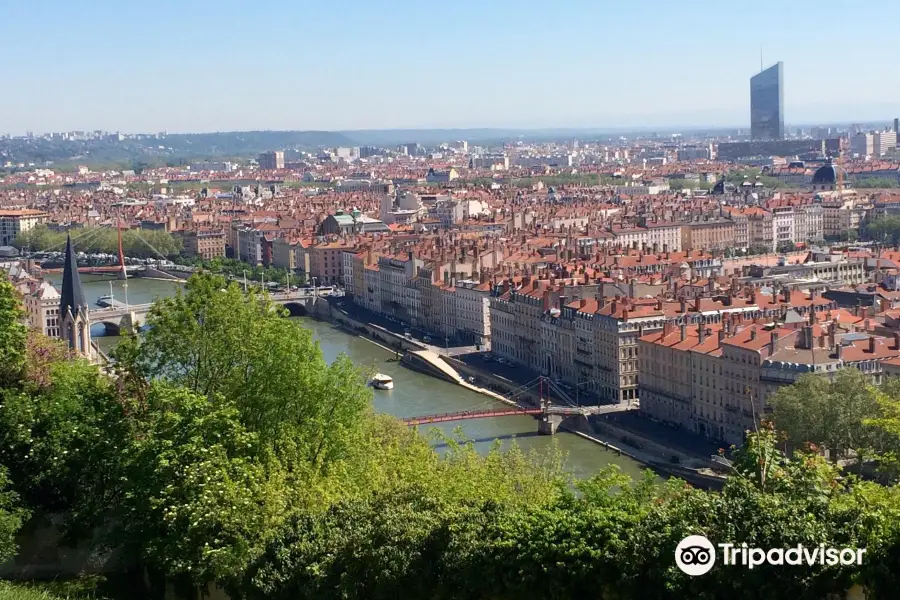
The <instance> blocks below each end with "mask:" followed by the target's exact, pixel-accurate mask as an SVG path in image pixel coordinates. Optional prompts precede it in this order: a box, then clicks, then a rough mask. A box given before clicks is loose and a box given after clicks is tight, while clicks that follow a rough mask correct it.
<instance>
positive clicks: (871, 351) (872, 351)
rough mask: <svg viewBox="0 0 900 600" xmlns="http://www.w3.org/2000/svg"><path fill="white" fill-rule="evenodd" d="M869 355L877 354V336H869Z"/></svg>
mask: <svg viewBox="0 0 900 600" xmlns="http://www.w3.org/2000/svg"><path fill="white" fill-rule="evenodd" d="M869 354H875V336H874V335H870V336H869Z"/></svg>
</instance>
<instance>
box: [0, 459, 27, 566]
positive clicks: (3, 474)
mask: <svg viewBox="0 0 900 600" xmlns="http://www.w3.org/2000/svg"><path fill="white" fill-rule="evenodd" d="M28 514H29V513H28V511H27V510H25V509H24V508H23V507H22V505H21V502H20V499H19V495H18V494H16V493H15V492H14V491H12V490H11V489H10V480H9V476H8V473H7V471H6V469H5V468H4V467H0V563H3V562H6V561H8V560H9V559H11V558H13V557H14V556H15V555H16V548H17V547H16V534H17V533H18V532H19V529H21V527H22V524H23V523H24V522H25V519H26V518H27V517H28Z"/></svg>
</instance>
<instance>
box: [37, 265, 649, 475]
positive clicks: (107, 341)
mask: <svg viewBox="0 0 900 600" xmlns="http://www.w3.org/2000/svg"><path fill="white" fill-rule="evenodd" d="M48 279H49V280H50V281H52V282H53V283H54V284H55V285H57V286H59V285H60V281H61V276H59V275H54V276H50V277H48ZM110 281H112V286H113V292H112V293H113V295H114V296H115V298H116V299H117V300H121V301H124V300H125V295H124V290H123V288H122V283H123V282H121V281H119V280H115V279H111V278H109V277H102V276H84V277H83V278H82V285H83V286H84V292H85V295H86V296H87V299H88V301H89V302H90V303H91V304H93V303H94V302H95V301H96V299H97V298H98V297H100V296H103V295H106V294H109V293H110V288H109V286H110ZM180 285H181V284H179V283H173V282H167V281H158V280H151V279H141V278H135V279H129V280H128V302H129V303H130V304H143V303H147V302H152V301H153V300H154V299H155V298H158V297H165V296H170V295H172V294H174V293H175V290H176V289H178V287H179V286H180ZM295 320H296V321H298V322H299V323H300V324H302V325H303V326H304V327H307V328H309V329H311V330H312V331H313V334H314V335H315V337H316V339H317V340H318V341H319V345H320V347H321V349H322V352H323V354H324V355H325V358H326V359H327V360H329V361H331V360H334V358H335V357H336V356H337V355H338V354H340V353H341V352H343V353H346V354H347V356H349V357H350V359H351V360H353V362H354V363H356V364H357V365H359V366H361V367H364V368H370V369H372V370H373V371H377V372H381V373H385V374H387V375H390V376H391V377H393V378H394V389H393V390H375V391H374V394H375V409H376V410H378V411H380V412H385V413H389V414H392V415H395V416H397V417H412V416H417V415H427V414H436V413H448V412H456V411H461V410H467V409H477V408H490V407H495V406H496V407H503V406H505V405H503V404H501V403H499V402H496V401H493V400H490V399H489V398H486V397H485V396H482V395H480V394H476V393H475V392H472V391H469V390H466V389H464V388H461V387H459V386H457V385H454V384H452V383H448V382H445V381H442V380H439V379H435V378H433V377H429V376H428V375H423V374H421V373H418V372H415V371H411V370H409V369H407V368H406V367H403V366H401V365H400V364H399V363H397V362H387V361H388V359H389V358H391V357H392V356H393V353H391V352H389V351H387V350H384V349H383V348H381V347H379V346H377V345H375V344H373V343H372V342H370V341H368V340H366V339H364V338H360V337H356V336H353V335H350V334H348V333H345V332H344V331H342V330H340V329H337V328H335V327H333V326H332V325H330V324H329V323H325V322H322V321H316V320H314V319H311V318H298V319H295ZM92 333H93V334H94V335H95V336H101V335H102V333H103V328H102V327H99V326H97V327H93V328H92ZM117 339H118V338H116V337H97V338H96V341H97V343H98V345H99V346H100V347H101V348H102V349H103V350H109V348H111V347H112V346H114V345H115V343H116V340H117ZM435 426H436V427H439V428H440V429H442V430H443V431H444V432H446V433H448V434H451V433H453V431H454V430H456V428H457V427H459V428H460V429H461V430H462V433H463V435H464V436H465V437H466V438H468V439H471V440H474V442H475V444H476V447H477V448H478V449H479V451H487V449H488V448H490V446H491V444H492V443H493V441H494V440H497V439H499V440H504V441H508V440H512V439H515V440H516V442H517V443H518V444H519V446H520V447H521V448H522V449H523V450H525V451H530V450H537V451H541V450H546V449H548V448H550V447H551V445H552V444H556V445H557V447H558V448H559V449H560V450H561V451H562V452H563V453H564V454H565V455H566V463H565V466H566V469H567V470H568V471H570V472H571V473H572V474H573V475H574V476H576V477H578V478H585V477H590V476H591V475H592V474H594V473H596V472H597V471H598V470H599V469H601V468H603V467H604V466H606V465H607V464H609V463H615V464H617V465H619V466H620V467H621V469H622V471H623V472H625V473H627V474H629V475H632V476H633V477H636V476H640V472H641V466H640V465H639V464H638V463H637V462H635V461H633V460H631V459H630V458H627V457H624V456H616V455H615V454H613V453H611V452H610V451H608V450H604V449H603V448H601V447H600V446H599V445H597V444H594V443H592V442H590V441H588V440H585V439H583V438H580V437H578V436H576V435H574V434H571V433H565V432H561V433H559V434H557V435H555V436H539V435H537V422H536V421H535V420H534V419H533V418H531V417H527V416H521V417H500V418H494V419H473V420H469V421H459V422H456V423H443V424H439V425H435Z"/></svg>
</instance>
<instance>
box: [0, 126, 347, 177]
mask: <svg viewBox="0 0 900 600" xmlns="http://www.w3.org/2000/svg"><path fill="white" fill-rule="evenodd" d="M352 145H355V144H354V142H353V140H351V139H349V138H347V136H345V135H343V134H341V133H337V132H333V131H228V132H217V133H172V134H168V135H165V136H162V137H156V136H146V137H140V138H137V139H125V140H121V141H119V140H117V139H113V138H111V137H109V138H105V139H96V140H83V141H75V140H63V139H61V138H53V139H44V138H36V139H22V138H13V139H4V140H0V164H2V163H3V162H4V161H6V160H9V161H11V162H13V163H19V162H21V163H32V162H33V163H35V164H36V165H43V164H46V163H47V162H50V163H53V164H54V165H56V166H66V165H74V164H83V165H92V166H94V165H116V166H118V167H119V168H131V167H132V166H135V167H136V166H137V165H141V166H159V165H166V164H169V165H179V164H188V163H190V162H191V161H193V160H198V159H207V158H233V159H234V158H255V157H256V156H257V155H258V154H259V153H260V152H266V151H269V150H291V149H293V150H315V149H317V148H322V147H325V148H333V147H336V146H352Z"/></svg>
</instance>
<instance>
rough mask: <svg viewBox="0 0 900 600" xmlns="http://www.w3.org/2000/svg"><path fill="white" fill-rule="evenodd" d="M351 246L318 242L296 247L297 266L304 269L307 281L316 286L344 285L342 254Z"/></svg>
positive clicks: (343, 243) (344, 243) (336, 242)
mask: <svg viewBox="0 0 900 600" xmlns="http://www.w3.org/2000/svg"><path fill="white" fill-rule="evenodd" d="M352 249H353V246H351V245H349V244H347V243H346V242H341V241H335V242H320V243H317V244H310V245H303V244H299V245H298V249H297V252H298V255H299V264H301V265H302V266H304V267H306V271H305V273H306V276H307V279H309V280H310V281H312V279H313V278H315V280H316V285H334V284H344V281H345V279H344V253H345V252H346V251H348V250H352Z"/></svg>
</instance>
